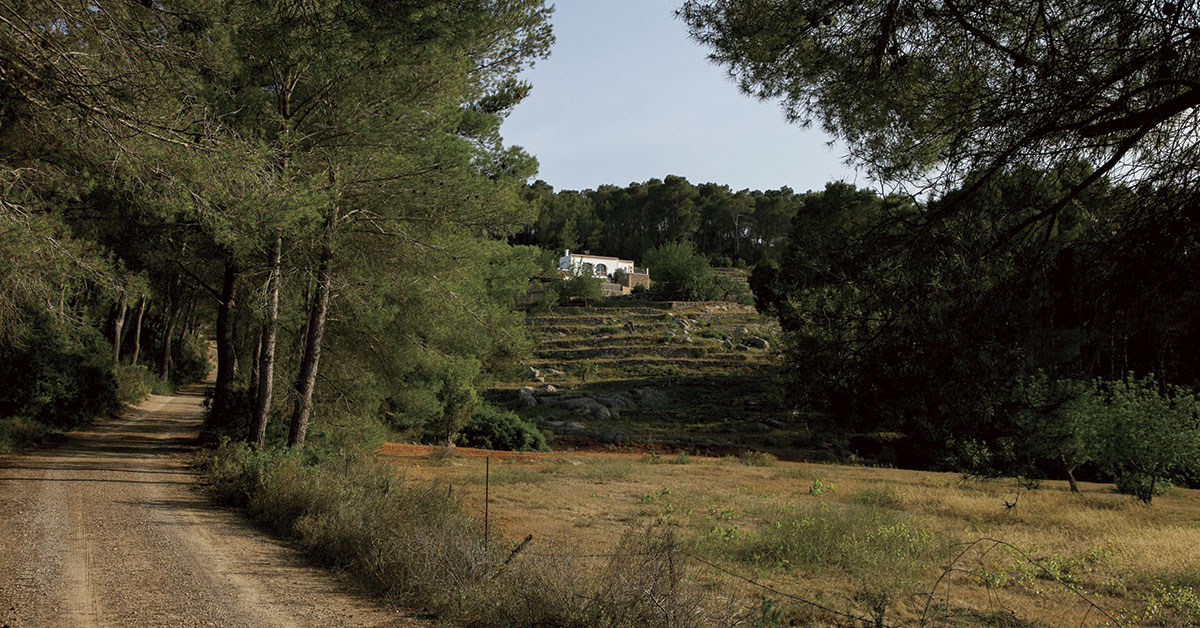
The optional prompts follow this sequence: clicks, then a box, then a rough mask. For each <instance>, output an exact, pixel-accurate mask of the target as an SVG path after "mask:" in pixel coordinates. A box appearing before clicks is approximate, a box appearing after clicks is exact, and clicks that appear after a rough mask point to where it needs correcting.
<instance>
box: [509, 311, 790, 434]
mask: <svg viewBox="0 0 1200 628" xmlns="http://www.w3.org/2000/svg"><path fill="white" fill-rule="evenodd" d="M527 324H528V325H529V327H530V329H531V331H533V332H534V333H535V334H536V336H537V338H538V341H539V342H538V348H537V352H536V354H535V355H534V358H533V359H532V360H530V361H528V362H527V363H526V367H527V370H526V371H525V373H524V376H523V378H522V379H521V381H515V382H512V383H511V384H507V385H504V386H500V387H498V388H497V389H494V390H493V391H491V396H492V398H493V399H494V400H496V401H500V402H502V403H505V404H506V405H508V406H509V407H512V408H514V409H516V410H517V411H519V412H520V413H521V414H522V415H524V416H527V417H530V418H532V419H533V420H534V421H535V422H537V423H538V424H539V426H540V427H542V428H543V429H544V430H547V431H549V432H550V433H552V434H553V435H554V438H553V439H552V440H553V442H554V443H555V445H556V446H560V447H567V446H573V445H578V444H588V443H593V444H594V443H607V444H626V443H638V444H640V445H642V446H645V445H647V444H649V445H650V446H651V447H657V448H662V449H664V450H667V451H670V450H673V449H688V450H693V451H709V452H713V451H717V452H720V451H722V450H737V449H747V448H753V449H760V450H776V451H782V450H784V449H791V448H794V447H796V446H798V445H800V444H801V443H800V442H799V440H798V435H797V433H796V430H795V429H793V427H792V426H791V425H790V424H789V421H788V420H787V417H786V414H785V412H784V411H783V410H782V404H781V403H780V399H779V398H778V392H777V391H778V386H776V385H775V384H774V382H775V380H776V378H777V377H778V370H779V367H778V363H779V356H778V355H777V353H775V344H776V338H777V336H778V333H779V332H778V326H777V324H776V322H775V321H774V320H773V319H770V318H767V317H764V316H761V315H759V314H757V313H756V312H755V311H754V309H753V308H752V307H747V306H741V305H737V304H733V303H719V302H714V303H680V302H666V303H651V302H646V301H625V302H620V301H615V300H610V301H609V302H608V303H606V306H605V307H590V308H585V307H561V308H554V309H552V310H550V311H546V312H539V313H535V314H530V315H529V316H528V318H527Z"/></svg>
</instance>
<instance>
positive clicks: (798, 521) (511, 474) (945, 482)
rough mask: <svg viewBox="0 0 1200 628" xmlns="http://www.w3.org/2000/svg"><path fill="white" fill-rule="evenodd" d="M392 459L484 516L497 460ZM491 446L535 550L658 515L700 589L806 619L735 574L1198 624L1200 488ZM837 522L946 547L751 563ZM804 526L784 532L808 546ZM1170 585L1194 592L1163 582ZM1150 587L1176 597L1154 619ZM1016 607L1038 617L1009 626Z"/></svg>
mask: <svg viewBox="0 0 1200 628" xmlns="http://www.w3.org/2000/svg"><path fill="white" fill-rule="evenodd" d="M385 455H386V456H387V457H388V458H389V459H390V460H392V461H393V462H394V464H395V466H396V467H397V469H398V473H399V474H401V475H402V476H404V477H406V478H407V479H409V480H410V481H414V482H420V483H437V484H438V485H439V486H443V487H445V490H447V491H448V492H451V493H452V494H453V495H455V496H456V497H457V498H458V499H459V500H460V501H461V502H462V503H463V504H465V505H466V506H467V507H468V508H471V509H472V510H474V511H476V512H478V513H479V514H480V515H481V516H482V513H483V509H484V503H483V501H484V500H483V497H484V464H485V462H484V458H483V456H484V455H486V454H483V453H480V452H470V451H466V450H462V451H458V452H452V453H449V454H448V455H447V454H444V453H438V452H437V451H436V450H433V449H431V448H426V447H418V446H392V445H389V446H388V447H387V448H386V449H385ZM490 455H491V456H492V458H491V461H490V469H491V474H490V483H489V487H488V490H489V491H490V503H489V505H488V514H489V519H490V521H491V523H492V525H493V526H496V527H497V528H498V529H499V530H501V531H503V533H504V534H505V535H506V537H508V538H511V539H520V538H524V537H525V536H526V535H527V534H532V535H533V537H534V541H533V542H532V544H531V545H530V546H529V549H528V550H527V551H529V552H531V553H536V552H538V551H540V550H539V548H542V549H546V548H550V547H554V548H555V551H559V552H561V551H564V550H565V551H568V552H570V553H571V554H573V555H577V556H581V557H588V556H593V555H603V554H605V553H606V552H607V551H610V550H611V548H612V547H613V545H614V544H615V543H616V542H617V540H619V539H620V538H621V536H622V535H623V534H624V533H626V532H628V531H629V530H630V529H631V528H633V527H638V526H645V525H648V524H651V523H655V522H657V524H658V525H660V526H666V527H668V528H670V529H672V530H675V531H676V532H677V535H678V537H679V538H680V539H682V540H683V543H684V545H685V546H686V547H687V548H688V551H689V552H690V553H692V554H693V555H694V556H696V557H698V558H702V559H705V560H707V561H710V562H712V563H714V564H715V565H716V566H717V567H718V568H713V567H711V566H708V565H705V564H702V563H700V562H698V561H693V563H692V565H691V568H692V573H693V574H694V575H695V576H696V577H697V578H698V580H699V581H700V582H701V583H707V586H711V587H716V588H720V589H722V590H725V591H730V592H736V593H739V594H741V595H742V596H743V597H744V598H745V599H751V600H756V599H759V596H761V595H764V594H765V595H766V596H767V597H768V598H772V599H778V600H780V601H781V605H782V608H785V609H786V612H785V615H787V616H788V617H790V618H791V619H792V620H795V621H813V622H814V623H815V624H816V625H823V624H828V625H833V624H832V622H833V621H834V620H833V619H832V618H831V617H830V616H828V615H826V614H824V613H822V612H819V611H816V610H814V609H813V608H812V607H808V606H806V605H805V604H803V603H800V602H797V601H796V600H795V599H791V598H787V597H780V596H779V595H777V594H775V593H769V592H766V591H764V590H763V589H761V588H759V587H756V586H754V585H751V584H749V583H747V582H745V581H743V580H739V579H737V578H735V577H733V576H730V575H729V574H728V573H725V572H724V571H722V570H726V571H728V572H733V573H736V574H741V575H744V576H746V577H747V578H749V579H753V580H755V581H757V582H760V583H763V584H768V585H769V586H771V587H772V588H774V589H776V590H778V591H780V592H783V593H784V594H786V595H793V596H796V597H798V598H803V599H806V600H812V601H816V602H818V603H819V604H821V605H823V606H827V607H829V608H833V609H836V610H839V611H844V612H847V613H850V614H854V615H856V616H861V617H867V616H870V615H871V614H872V612H873V609H879V608H880V607H879V602H880V599H881V596H882V599H883V601H884V604H883V607H882V609H881V610H880V612H881V613H882V617H883V618H884V622H885V624H887V625H918V624H919V623H920V619H921V617H922V614H923V613H925V612H926V607H927V604H928V606H929V609H931V610H930V611H929V612H930V613H931V614H932V615H946V614H951V615H954V616H955V617H956V618H957V619H956V620H955V621H957V623H955V624H953V625H981V626H988V625H996V626H1020V625H1045V626H1059V625H1071V626H1079V625H1084V626H1102V625H1105V624H1106V623H1108V624H1112V625H1118V624H1120V623H1121V622H1122V621H1124V622H1128V623H1129V624H1132V625H1161V626H1186V625H1194V623H1192V622H1194V621H1195V620H1197V619H1200V603H1198V604H1196V607H1195V608H1194V609H1192V608H1191V607H1190V606H1188V604H1190V603H1191V602H1192V601H1195V600H1194V598H1188V597H1187V593H1188V592H1193V593H1194V591H1195V590H1196V589H1200V493H1198V492H1196V491H1190V490H1184V489H1176V490H1174V491H1172V492H1171V493H1170V494H1168V495H1166V496H1164V497H1162V498H1159V499H1156V500H1155V502H1154V504H1153V505H1152V506H1150V507H1146V506H1143V505H1141V504H1140V503H1139V502H1137V501H1135V500H1133V499H1132V498H1130V497H1127V496H1123V495H1118V494H1115V493H1113V492H1112V490H1111V487H1109V486H1107V485H1100V484H1088V483H1083V484H1082V485H1081V486H1082V490H1083V492H1082V493H1081V494H1072V493H1070V492H1069V491H1068V490H1067V487H1066V484H1065V483H1060V482H1044V483H1042V485H1041V487H1040V488H1038V489H1037V490H1034V491H1026V490H1020V491H1019V494H1018V486H1017V483H1016V482H1015V481H1014V480H987V481H965V480H963V479H962V478H961V477H959V476H957V475H954V474H947V473H930V472H921V471H905V470H894V469H872V468H862V467H850V466H838V465H815V464H804V463H794V462H776V463H774V464H771V465H769V466H747V465H746V464H743V462H741V461H739V460H737V459H734V458H704V457H697V456H692V457H680V458H676V457H675V456H673V455H659V456H652V455H646V454H630V453H607V452H581V453H571V452H555V453H549V454H520V455H513V454H508V453H502V452H492V453H491V454H490ZM674 462H679V463H682V464H672V463H674ZM1014 500H1016V505H1015V506H1013V507H1011V508H1010V507H1006V502H1007V503H1009V504H1011V503H1013V501H1014ZM827 516H828V517H832V518H833V519H832V520H833V521H834V524H833V526H834V527H835V528H836V527H838V526H841V527H847V528H849V527H854V526H856V525H858V522H857V520H858V519H863V518H868V519H871V521H872V522H875V521H878V523H870V522H868V523H867V524H864V525H865V526H866V527H864V528H863V530H866V531H867V535H868V536H870V535H877V536H878V534H877V533H878V531H879V530H884V529H885V528H886V529H888V530H893V531H894V530H896V529H899V530H900V532H899V533H898V534H899V536H897V537H896V538H898V539H899V541H895V540H894V539H893V541H888V542H889V543H893V544H892V545H881V546H880V547H885V548H898V549H894V550H892V549H888V550H886V551H895V552H900V553H903V552H904V551H907V550H906V548H909V547H916V545H920V548H917V549H921V548H924V549H921V551H926V552H928V551H933V550H931V549H930V548H936V551H937V554H936V557H935V558H929V554H927V553H926V554H919V555H920V556H922V557H923V558H921V560H923V561H926V563H927V564H926V563H923V564H921V565H918V566H917V567H916V568H915V569H916V571H912V572H909V571H904V569H907V568H909V567H912V566H911V565H909V564H908V563H905V562H904V561H903V560H899V559H897V558H896V557H895V556H886V555H884V556H881V555H876V554H871V553H870V552H867V553H863V554H861V555H860V554H857V553H853V552H852V553H851V554H852V555H846V554H845V553H844V552H843V553H842V554H836V555H835V558H834V559H831V560H829V561H827V562H824V563H807V564H800V563H792V564H787V565H781V564H780V563H779V562H777V561H774V562H773V560H771V559H767V558H763V559H761V560H757V561H756V560H755V559H754V558H753V552H757V551H759V549H756V548H762V547H766V548H767V549H766V552H767V554H764V556H766V555H774V554H771V552H772V551H773V550H775V549H779V548H774V547H772V546H771V545H770V543H771V542H772V541H771V540H770V539H772V538H775V536H778V534H776V533H778V532H779V530H780V529H784V530H785V532H786V525H791V526H797V525H800V526H806V525H809V524H810V523H812V522H814V521H816V520H819V519H821V518H823V517H827ZM838 517H841V519H838ZM784 524H786V525H784ZM814 525H816V524H814ZM781 526H783V528H781ZM888 526H891V527H888ZM818 527H819V526H818ZM813 529H816V528H813ZM803 530H809V528H803ZM837 532H838V531H837V530H836V529H834V530H832V531H827V533H828V534H835V535H836V534H837ZM809 534H810V533H809V532H806V531H805V532H801V533H799V536H798V537H789V538H792V541H791V542H793V543H799V544H800V545H804V544H805V543H808V542H809V539H808V538H807V536H808V535H809ZM814 534H815V533H814ZM889 534H890V533H889ZM772 535H775V536H772ZM885 536H886V535H885ZM864 538H865V537H864ZM855 539H858V537H855ZM885 540H886V539H885ZM877 541H878V539H876V542H877ZM997 541H999V542H1002V543H1001V544H997V543H996V542H997ZM812 542H813V543H816V541H812ZM855 542H856V543H857V542H859V541H858V540H856V541H855ZM910 542H911V543H915V544H916V545H906V543H910ZM895 543H899V544H898V545H897V544H895ZM972 543H974V544H972ZM514 544H515V542H514ZM801 549H802V550H803V549H805V548H803V547H802V548H801ZM779 551H784V550H783V549H780V550H779ZM914 555H917V554H914ZM897 560H899V562H897ZM948 567H953V569H952V570H951V571H948V572H947V571H946V570H947V568H948ZM943 576H944V577H943ZM939 578H940V580H939ZM1171 587H1175V588H1176V590H1177V591H1182V592H1183V593H1182V594H1181V595H1177V596H1175V597H1171V596H1170V595H1167V594H1164V593H1163V591H1170V590H1171ZM930 593H932V594H933V595H932V596H930ZM1154 596H1157V597H1154ZM1148 599H1150V600H1151V601H1154V600H1155V599H1157V600H1158V601H1160V602H1161V601H1162V600H1164V599H1165V600H1167V602H1168V604H1167V606H1166V607H1165V608H1161V609H1159V610H1158V611H1156V613H1155V614H1153V616H1152V617H1148V616H1147V615H1146V608H1147V600H1148ZM1092 604H1094V605H1095V607H1092V606H1091V605H1092ZM1172 605H1174V606H1175V607H1176V610H1172V608H1171V606H1172ZM1193 611H1194V612H1195V613H1196V614H1195V615H1190V614H1189V613H1191V612H1193ZM1014 616H1015V617H1016V618H1020V619H1021V620H1022V621H1024V622H1025V623H1011V622H1010V623H1004V622H1005V621H1010V620H1009V619H1006V618H1010V617H1014Z"/></svg>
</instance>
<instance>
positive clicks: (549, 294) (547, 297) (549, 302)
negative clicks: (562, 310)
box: [533, 286, 562, 312]
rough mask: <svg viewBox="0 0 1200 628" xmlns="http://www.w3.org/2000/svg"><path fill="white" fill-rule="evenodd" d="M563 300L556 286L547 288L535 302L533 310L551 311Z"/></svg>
mask: <svg viewBox="0 0 1200 628" xmlns="http://www.w3.org/2000/svg"><path fill="white" fill-rule="evenodd" d="M561 298H562V297H561V296H560V295H559V291H558V288H556V287H554V286H546V289H545V290H544V291H543V292H542V294H540V295H538V298H537V301H535V302H534V304H533V309H534V310H535V311H538V312H543V311H546V310H549V309H550V308H552V307H554V306H556V305H558V302H559V301H560V300H561Z"/></svg>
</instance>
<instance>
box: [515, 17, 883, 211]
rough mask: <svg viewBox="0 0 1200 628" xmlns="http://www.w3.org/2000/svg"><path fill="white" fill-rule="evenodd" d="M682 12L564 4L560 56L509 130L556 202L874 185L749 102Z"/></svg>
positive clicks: (818, 137) (816, 141) (543, 71)
mask: <svg viewBox="0 0 1200 628" xmlns="http://www.w3.org/2000/svg"><path fill="white" fill-rule="evenodd" d="M680 1H681V0H561V1H559V2H556V3H555V4H556V6H557V10H556V11H555V13H554V18H553V22H554V33H555V36H556V38H557V41H556V43H555V44H554V48H553V51H552V55H551V57H550V58H549V59H547V60H545V61H540V62H538V64H537V65H536V67H534V68H533V69H532V70H529V71H527V72H526V73H525V74H524V75H523V77H522V78H524V79H525V80H526V81H529V82H530V83H532V85H533V91H532V93H531V94H530V95H529V97H528V98H526V99H525V101H524V102H522V103H521V104H520V105H518V106H517V108H516V110H515V111H514V112H513V113H512V114H511V115H510V116H509V118H508V119H507V120H506V121H505V122H504V126H503V127H502V129H501V133H502V134H503V136H504V139H505V142H506V143H508V144H516V145H519V146H523V147H525V149H526V150H528V151H529V152H530V153H532V154H534V155H536V156H537V158H538V162H539V163H540V164H541V168H540V170H539V173H538V176H537V178H539V179H543V180H545V181H546V182H547V183H549V184H550V185H552V186H554V189H556V190H564V189H566V190H582V189H588V188H596V187H597V186H600V185H603V184H606V183H611V184H614V185H618V186H625V185H628V184H630V183H633V182H641V181H645V180H647V179H650V178H660V179H661V178H663V177H665V176H666V175H669V174H675V175H679V176H683V177H686V178H687V179H688V180H689V181H691V182H692V183H708V182H713V183H721V184H726V185H729V186H730V187H731V188H733V189H734V190H740V189H744V188H750V189H757V190H767V189H775V188H779V187H782V186H788V187H790V188H792V189H793V190H795V191H797V192H804V191H806V190H810V189H812V190H821V189H824V187H825V184H826V183H827V182H829V181H835V180H844V181H848V182H851V183H856V184H857V185H859V186H868V185H869V181H868V179H867V177H866V175H865V174H863V173H856V172H855V171H854V169H852V168H850V167H848V166H846V165H845V164H844V163H843V157H844V154H845V151H844V149H843V148H841V147H840V146H837V145H835V146H833V147H829V146H828V145H827V143H828V142H829V141H830V137H829V136H828V135H826V134H825V133H824V132H822V131H821V130H819V129H816V128H812V129H803V128H801V127H799V126H798V125H792V124H788V123H787V122H786V121H785V120H784V117H783V112H782V110H781V109H780V107H779V106H778V104H776V103H769V102H759V101H757V100H755V99H754V98H751V97H749V96H746V95H744V94H742V93H741V92H740V91H738V89H737V86H736V85H735V84H734V83H733V82H732V81H731V80H730V79H729V78H728V77H727V75H726V73H725V70H724V69H723V68H721V67H718V66H716V65H714V64H712V63H711V62H709V61H708V58H707V51H706V49H704V48H702V47H701V46H700V45H699V44H696V43H695V42H693V41H692V40H691V39H689V38H688V35H687V30H686V28H685V26H684V24H683V22H681V21H680V20H677V19H675V17H674V11H675V9H676V8H677V7H678V5H679V4H680Z"/></svg>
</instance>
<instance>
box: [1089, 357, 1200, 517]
mask: <svg viewBox="0 0 1200 628" xmlns="http://www.w3.org/2000/svg"><path fill="white" fill-rule="evenodd" d="M1098 389H1099V395H1100V399H1101V400H1102V401H1103V402H1104V406H1105V414H1106V416H1105V419H1106V420H1104V421H1103V426H1102V429H1103V434H1102V444H1101V457H1100V461H1101V465H1102V466H1103V467H1104V468H1105V469H1106V470H1107V471H1109V472H1111V473H1113V474H1114V475H1115V476H1116V477H1117V487H1118V489H1119V490H1122V491H1124V492H1129V493H1131V494H1132V495H1134V496H1135V497H1137V498H1138V499H1140V500H1142V502H1144V503H1147V504H1149V503H1150V500H1152V499H1153V498H1154V495H1155V493H1156V492H1161V491H1156V489H1159V488H1160V487H1162V486H1164V485H1165V484H1166V483H1167V482H1169V481H1170V480H1171V479H1173V478H1177V477H1179V476H1184V475H1188V474H1190V473H1193V472H1194V471H1195V470H1196V469H1197V467H1200V399H1198V398H1197V397H1196V394H1195V393H1194V392H1192V391H1191V390H1189V389H1186V388H1183V387H1182V386H1174V385H1170V384H1167V385H1161V384H1160V383H1159V382H1158V381H1157V380H1156V379H1155V378H1154V376H1153V375H1147V376H1146V377H1143V378H1141V379H1137V378H1135V377H1134V376H1133V375H1132V374H1130V375H1128V376H1126V377H1125V379H1122V380H1117V381H1111V382H1100V383H1099V385H1098Z"/></svg>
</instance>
